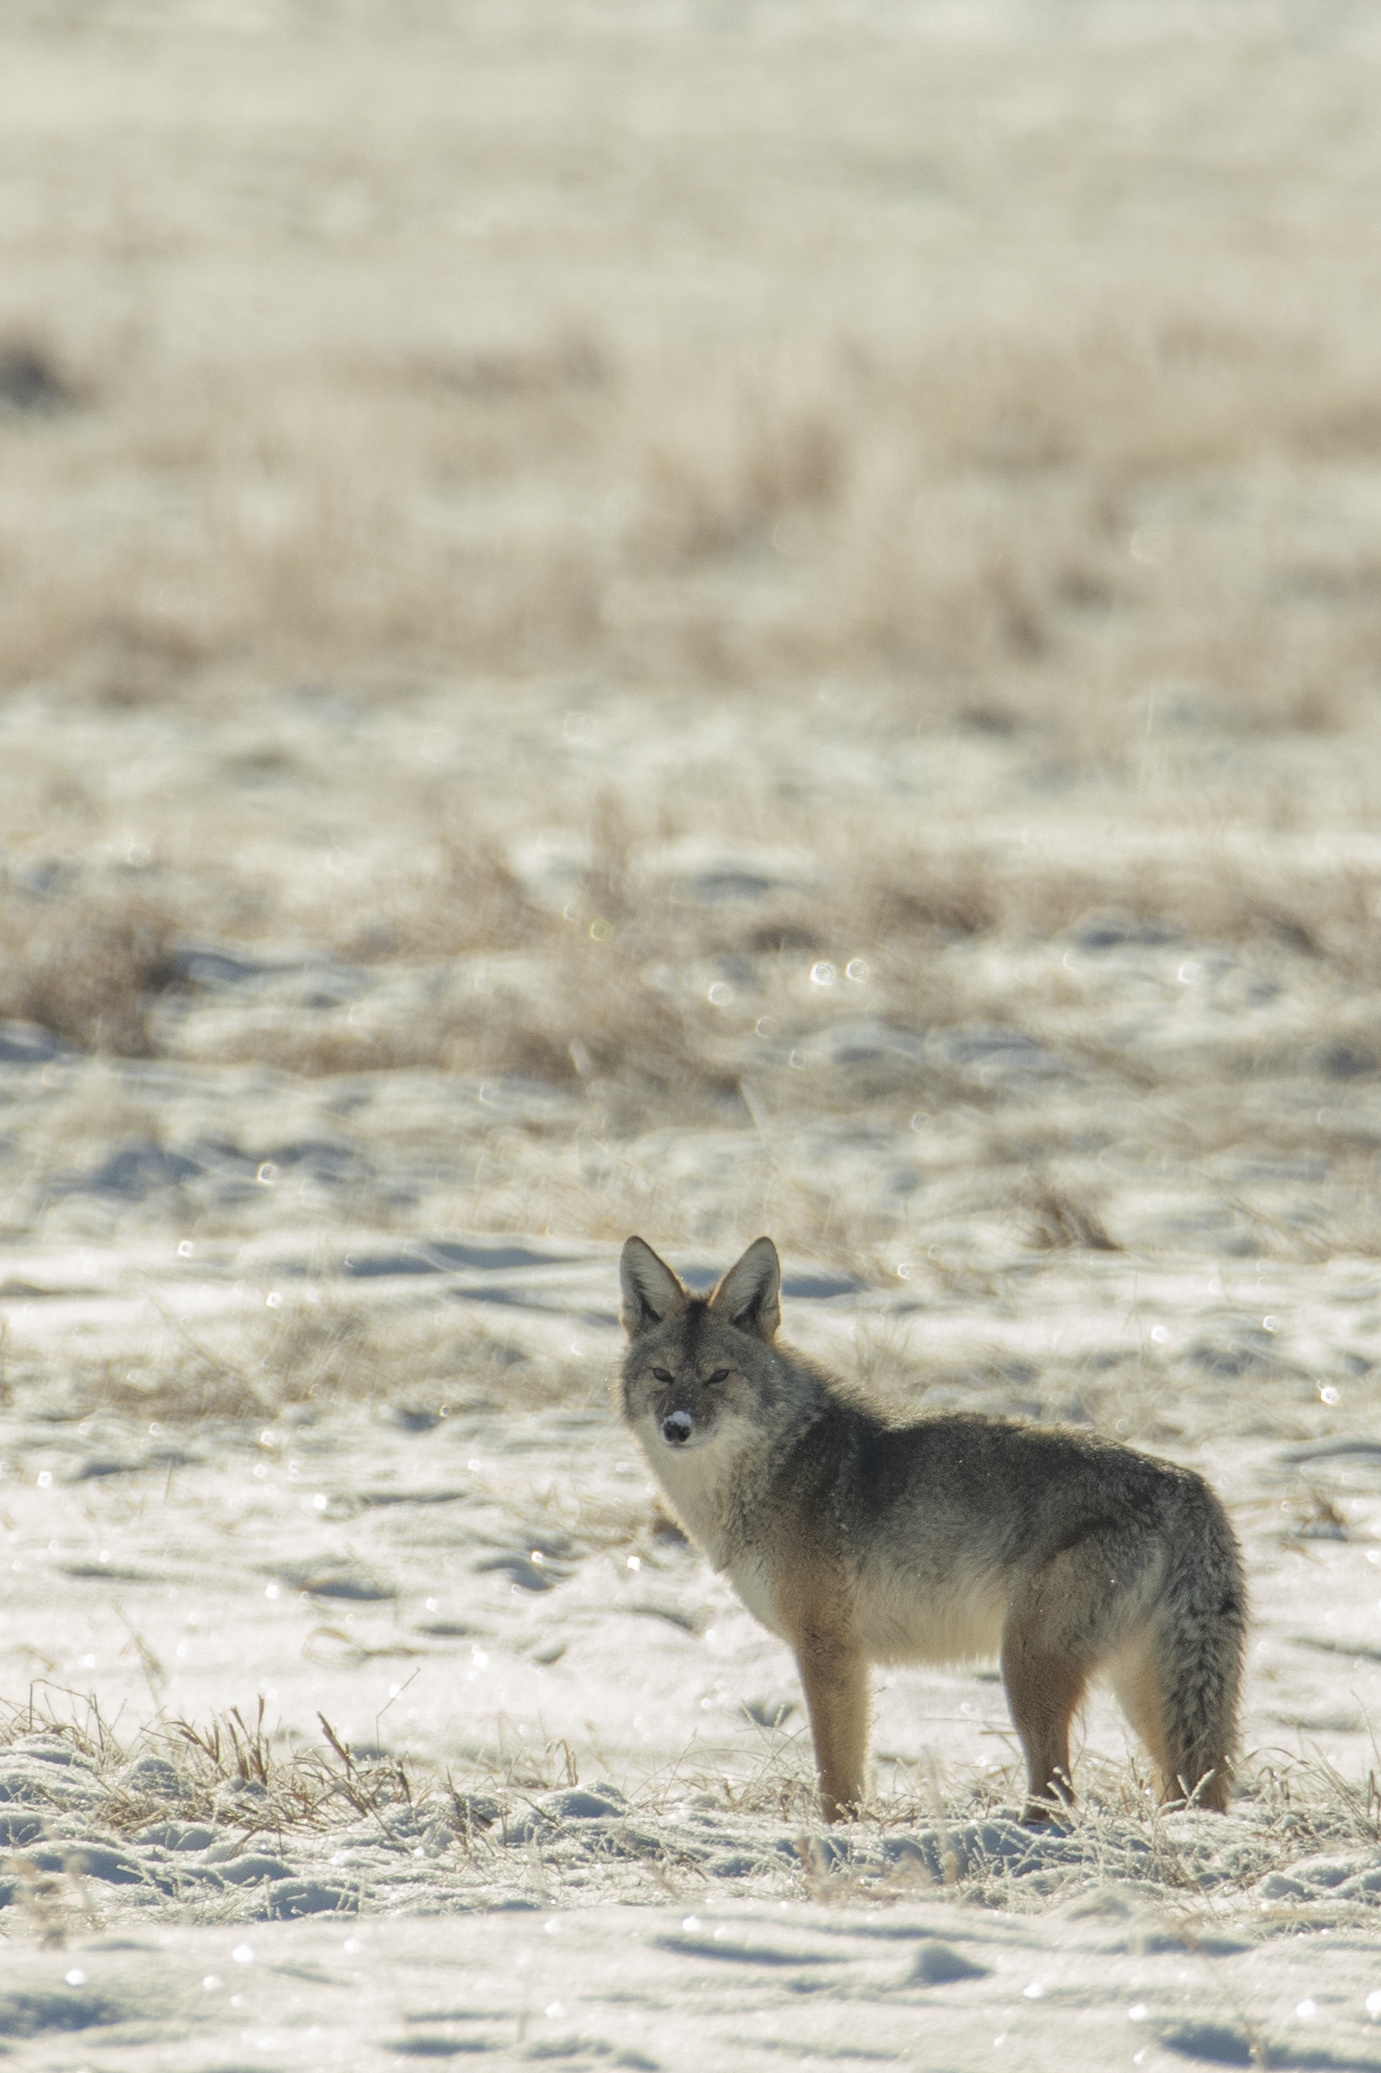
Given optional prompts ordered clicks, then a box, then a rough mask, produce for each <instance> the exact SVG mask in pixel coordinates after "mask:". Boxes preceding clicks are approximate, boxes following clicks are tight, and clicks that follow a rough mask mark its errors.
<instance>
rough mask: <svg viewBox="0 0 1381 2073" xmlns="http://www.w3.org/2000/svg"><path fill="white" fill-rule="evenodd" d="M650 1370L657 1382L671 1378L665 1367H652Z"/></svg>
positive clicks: (668, 1380)
mask: <svg viewBox="0 0 1381 2073" xmlns="http://www.w3.org/2000/svg"><path fill="white" fill-rule="evenodd" d="M652 1372H653V1374H654V1375H655V1376H656V1378H657V1380H658V1381H659V1382H670V1380H671V1376H670V1375H669V1374H668V1373H667V1370H666V1369H665V1368H654V1369H653V1370H652Z"/></svg>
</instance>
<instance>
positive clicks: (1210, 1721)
mask: <svg viewBox="0 0 1381 2073" xmlns="http://www.w3.org/2000/svg"><path fill="white" fill-rule="evenodd" d="M1246 1638H1247V1579H1246V1575H1245V1573H1244V1571H1243V1568H1242V1556H1241V1552H1240V1550H1239V1548H1238V1545H1237V1539H1236V1536H1235V1535H1234V1533H1233V1530H1232V1527H1231V1525H1230V1524H1229V1522H1228V1516H1227V1513H1226V1512H1225V1511H1224V1510H1223V1507H1222V1505H1221V1504H1220V1503H1219V1501H1218V1499H1217V1498H1216V1497H1215V1496H1214V1494H1213V1492H1212V1491H1211V1490H1210V1489H1209V1488H1208V1487H1207V1485H1206V1484H1204V1483H1201V1482H1199V1480H1198V1478H1197V1477H1196V1478H1195V1479H1194V1483H1193V1485H1192V1486H1191V1491H1187V1492H1186V1501H1185V1502H1184V1504H1182V1505H1181V1506H1179V1507H1178V1508H1177V1516H1176V1518H1175V1520H1174V1532H1173V1539H1172V1542H1171V1552H1170V1567H1169V1572H1168V1574H1167V1576H1166V1580H1165V1585H1164V1588H1163V1590H1162V1592H1161V1594H1160V1600H1159V1604H1158V1606H1157V1611H1156V1616H1155V1618H1154V1620H1153V1632H1152V1636H1151V1649H1150V1661H1149V1663H1148V1665H1147V1667H1148V1669H1149V1670H1150V1672H1151V1681H1152V1683H1153V1684H1154V1686H1155V1689H1156V1697H1157V1700H1158V1704H1157V1705H1156V1707H1155V1711H1156V1712H1158V1714H1159V1716H1160V1717H1159V1722H1158V1723H1157V1724H1158V1725H1159V1728H1160V1734H1159V1736H1158V1737H1155V1738H1154V1741H1158V1742H1159V1747H1157V1748H1156V1749H1155V1754H1156V1756H1157V1758H1158V1759H1159V1761H1160V1764H1161V1768H1162V1770H1163V1772H1164V1779H1165V1787H1166V1792H1167V1796H1168V1797H1170V1798H1172V1799H1176V1798H1181V1797H1183V1798H1186V1799H1189V1798H1192V1799H1193V1801H1194V1804H1195V1805H1196V1806H1200V1807H1211V1808H1213V1809H1215V1810H1217V1811H1221V1810H1222V1808H1223V1807H1225V1806H1226V1804H1227V1796H1228V1788H1229V1786H1230V1784H1231V1782H1232V1767H1233V1759H1234V1757H1235V1756H1236V1754H1237V1711H1238V1700H1239V1695H1240V1692H1241V1687H1242V1663H1243V1655H1244V1652H1245V1648H1246ZM1147 1726H1148V1727H1150V1726H1151V1723H1150V1722H1149V1721H1148V1723H1147ZM1148 1740H1153V1738H1152V1737H1151V1736H1150V1735H1148ZM1154 1741H1153V1746H1154Z"/></svg>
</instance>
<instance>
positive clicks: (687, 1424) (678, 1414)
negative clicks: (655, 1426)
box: [662, 1411, 695, 1447]
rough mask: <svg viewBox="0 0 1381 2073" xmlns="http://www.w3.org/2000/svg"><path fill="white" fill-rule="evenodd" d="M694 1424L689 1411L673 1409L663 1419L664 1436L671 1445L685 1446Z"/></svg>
mask: <svg viewBox="0 0 1381 2073" xmlns="http://www.w3.org/2000/svg"><path fill="white" fill-rule="evenodd" d="M694 1425H695V1420H694V1419H693V1418H692V1417H691V1414H690V1412H689V1411H673V1412H671V1414H670V1416H668V1417H666V1418H664V1419H663V1420H662V1438H663V1439H664V1440H665V1441H666V1443H667V1445H668V1446H669V1447H684V1446H685V1444H686V1441H687V1440H688V1439H689V1438H690V1436H691V1431H692V1429H693V1427H694Z"/></svg>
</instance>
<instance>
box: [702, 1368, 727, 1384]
mask: <svg viewBox="0 0 1381 2073" xmlns="http://www.w3.org/2000/svg"><path fill="white" fill-rule="evenodd" d="M728 1379H729V1370H728V1369H727V1368H716V1369H715V1371H714V1373H713V1374H712V1375H707V1376H706V1377H705V1380H706V1381H707V1382H727V1381H728Z"/></svg>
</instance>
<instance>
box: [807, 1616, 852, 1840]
mask: <svg viewBox="0 0 1381 2073" xmlns="http://www.w3.org/2000/svg"><path fill="white" fill-rule="evenodd" d="M796 1662H797V1665H798V1667H799V1669H800V1672H801V1683H802V1685H803V1687H804V1688H805V1694H806V1706H807V1708H808V1710H809V1713H810V1731H811V1734H812V1735H813V1736H814V1738H815V1769H816V1773H817V1775H818V1777H819V1780H820V1805H821V1810H822V1811H823V1813H824V1816H825V1819H826V1820H827V1821H839V1820H841V1819H844V1820H848V1819H851V1818H852V1817H854V1816H855V1815H857V1813H858V1811H859V1809H860V1807H861V1806H862V1804H863V1802H864V1800H865V1799H866V1798H867V1796H868V1780H867V1767H868V1698H869V1691H868V1665H867V1663H866V1661H865V1660H864V1656H863V1651H862V1649H861V1648H860V1647H859V1646H858V1643H857V1642H856V1641H854V1640H852V1639H849V1638H847V1637H843V1636H837V1635H829V1634H822V1633H820V1632H818V1631H812V1630H810V1629H807V1631H806V1632H805V1633H803V1634H802V1635H801V1636H800V1638H799V1639H798V1640H797V1643H796Z"/></svg>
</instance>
